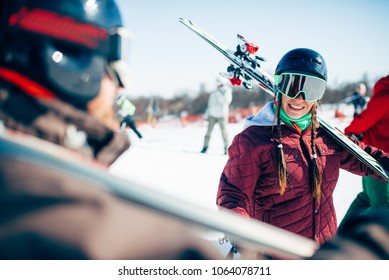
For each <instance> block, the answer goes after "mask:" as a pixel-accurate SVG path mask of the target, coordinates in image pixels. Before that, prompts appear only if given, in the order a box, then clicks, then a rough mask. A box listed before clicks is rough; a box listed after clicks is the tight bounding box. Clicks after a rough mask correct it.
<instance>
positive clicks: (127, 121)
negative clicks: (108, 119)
mask: <svg viewBox="0 0 389 280" xmlns="http://www.w3.org/2000/svg"><path fill="white" fill-rule="evenodd" d="M116 104H117V105H118V106H119V110H118V114H119V117H120V118H121V120H120V130H121V131H124V130H125V129H126V128H127V127H130V128H131V129H132V130H133V131H134V132H135V134H136V136H138V138H139V139H141V138H142V134H141V133H140V132H139V130H138V129H137V128H136V124H135V121H134V119H133V116H134V114H135V110H136V107H135V105H134V104H132V103H131V101H130V100H129V99H128V98H127V97H126V96H125V95H124V94H121V95H118V96H117V97H116Z"/></svg>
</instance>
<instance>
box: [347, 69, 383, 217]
mask: <svg viewBox="0 0 389 280" xmlns="http://www.w3.org/2000/svg"><path fill="white" fill-rule="evenodd" d="M344 133H345V134H346V135H355V136H356V137H358V138H361V139H362V140H361V141H362V142H364V143H365V144H367V145H371V146H374V147H377V148H379V149H381V150H383V151H385V152H389V76H386V77H382V78H381V79H379V80H378V81H377V82H376V84H375V85H374V87H373V94H372V97H371V99H370V101H369V103H368V104H367V107H366V109H365V110H364V111H363V112H362V113H361V114H359V115H358V116H356V117H355V118H354V119H353V121H352V122H351V123H350V124H349V126H347V127H346V128H345V130H344ZM372 208H385V209H389V183H386V182H381V181H379V180H377V179H375V178H373V177H371V176H364V177H362V192H360V193H359V194H358V195H357V197H356V198H355V199H354V201H353V202H352V204H351V205H350V208H349V210H348V211H347V213H346V215H345V217H344V218H343V219H348V218H349V216H350V215H352V214H354V213H359V212H363V211H368V210H369V209H372Z"/></svg>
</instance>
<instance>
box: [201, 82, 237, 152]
mask: <svg viewBox="0 0 389 280" xmlns="http://www.w3.org/2000/svg"><path fill="white" fill-rule="evenodd" d="M231 101H232V89H231V88H230V87H229V86H227V85H226V84H225V83H224V81H222V80H221V79H220V78H219V77H218V78H217V79H216V90H214V91H213V92H211V94H210V96H209V99H208V106H207V109H206V111H205V114H204V118H205V119H207V120H208V128H207V132H206V134H205V136H204V144H203V148H202V150H201V153H206V152H207V150H208V146H209V141H210V139H211V134H212V131H213V128H214V126H215V124H218V125H219V127H220V131H221V134H222V138H223V144H224V154H227V148H228V145H229V141H228V134H227V129H226V127H227V123H228V117H229V112H230V109H229V106H230V104H231Z"/></svg>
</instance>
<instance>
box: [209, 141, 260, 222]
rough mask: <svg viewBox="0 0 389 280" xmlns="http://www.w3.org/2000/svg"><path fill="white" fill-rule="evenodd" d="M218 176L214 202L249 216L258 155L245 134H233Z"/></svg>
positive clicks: (255, 180) (258, 173)
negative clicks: (218, 180) (227, 155)
mask: <svg viewBox="0 0 389 280" xmlns="http://www.w3.org/2000/svg"><path fill="white" fill-rule="evenodd" d="M229 156H230V158H229V159H228V161H227V163H226V165H225V167H224V170H223V172H222V175H221V177H220V182H219V189H218V193H217V201H216V204H217V205H218V206H220V207H224V208H228V209H231V210H232V211H234V212H236V213H238V214H241V215H243V216H245V217H249V216H250V212H251V211H250V205H251V203H252V202H251V197H252V194H253V192H254V189H255V187H256V182H257V180H258V178H259V176H260V171H259V168H258V166H259V164H260V163H259V157H258V156H257V154H256V153H255V152H254V148H253V147H252V144H251V142H250V141H249V139H247V138H246V137H245V136H242V135H240V134H239V135H237V136H235V138H234V140H233V142H232V144H231V146H230V148H229Z"/></svg>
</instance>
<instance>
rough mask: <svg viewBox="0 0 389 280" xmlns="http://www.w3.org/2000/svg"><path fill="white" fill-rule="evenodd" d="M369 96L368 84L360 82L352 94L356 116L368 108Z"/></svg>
mask: <svg viewBox="0 0 389 280" xmlns="http://www.w3.org/2000/svg"><path fill="white" fill-rule="evenodd" d="M368 101H369V97H368V96H367V95H366V85H365V84H364V83H360V84H358V86H357V87H356V89H355V91H354V93H353V95H352V96H351V103H352V104H353V106H354V117H356V116H358V115H359V114H360V113H362V111H363V110H365V108H366V104H367V102H368Z"/></svg>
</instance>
